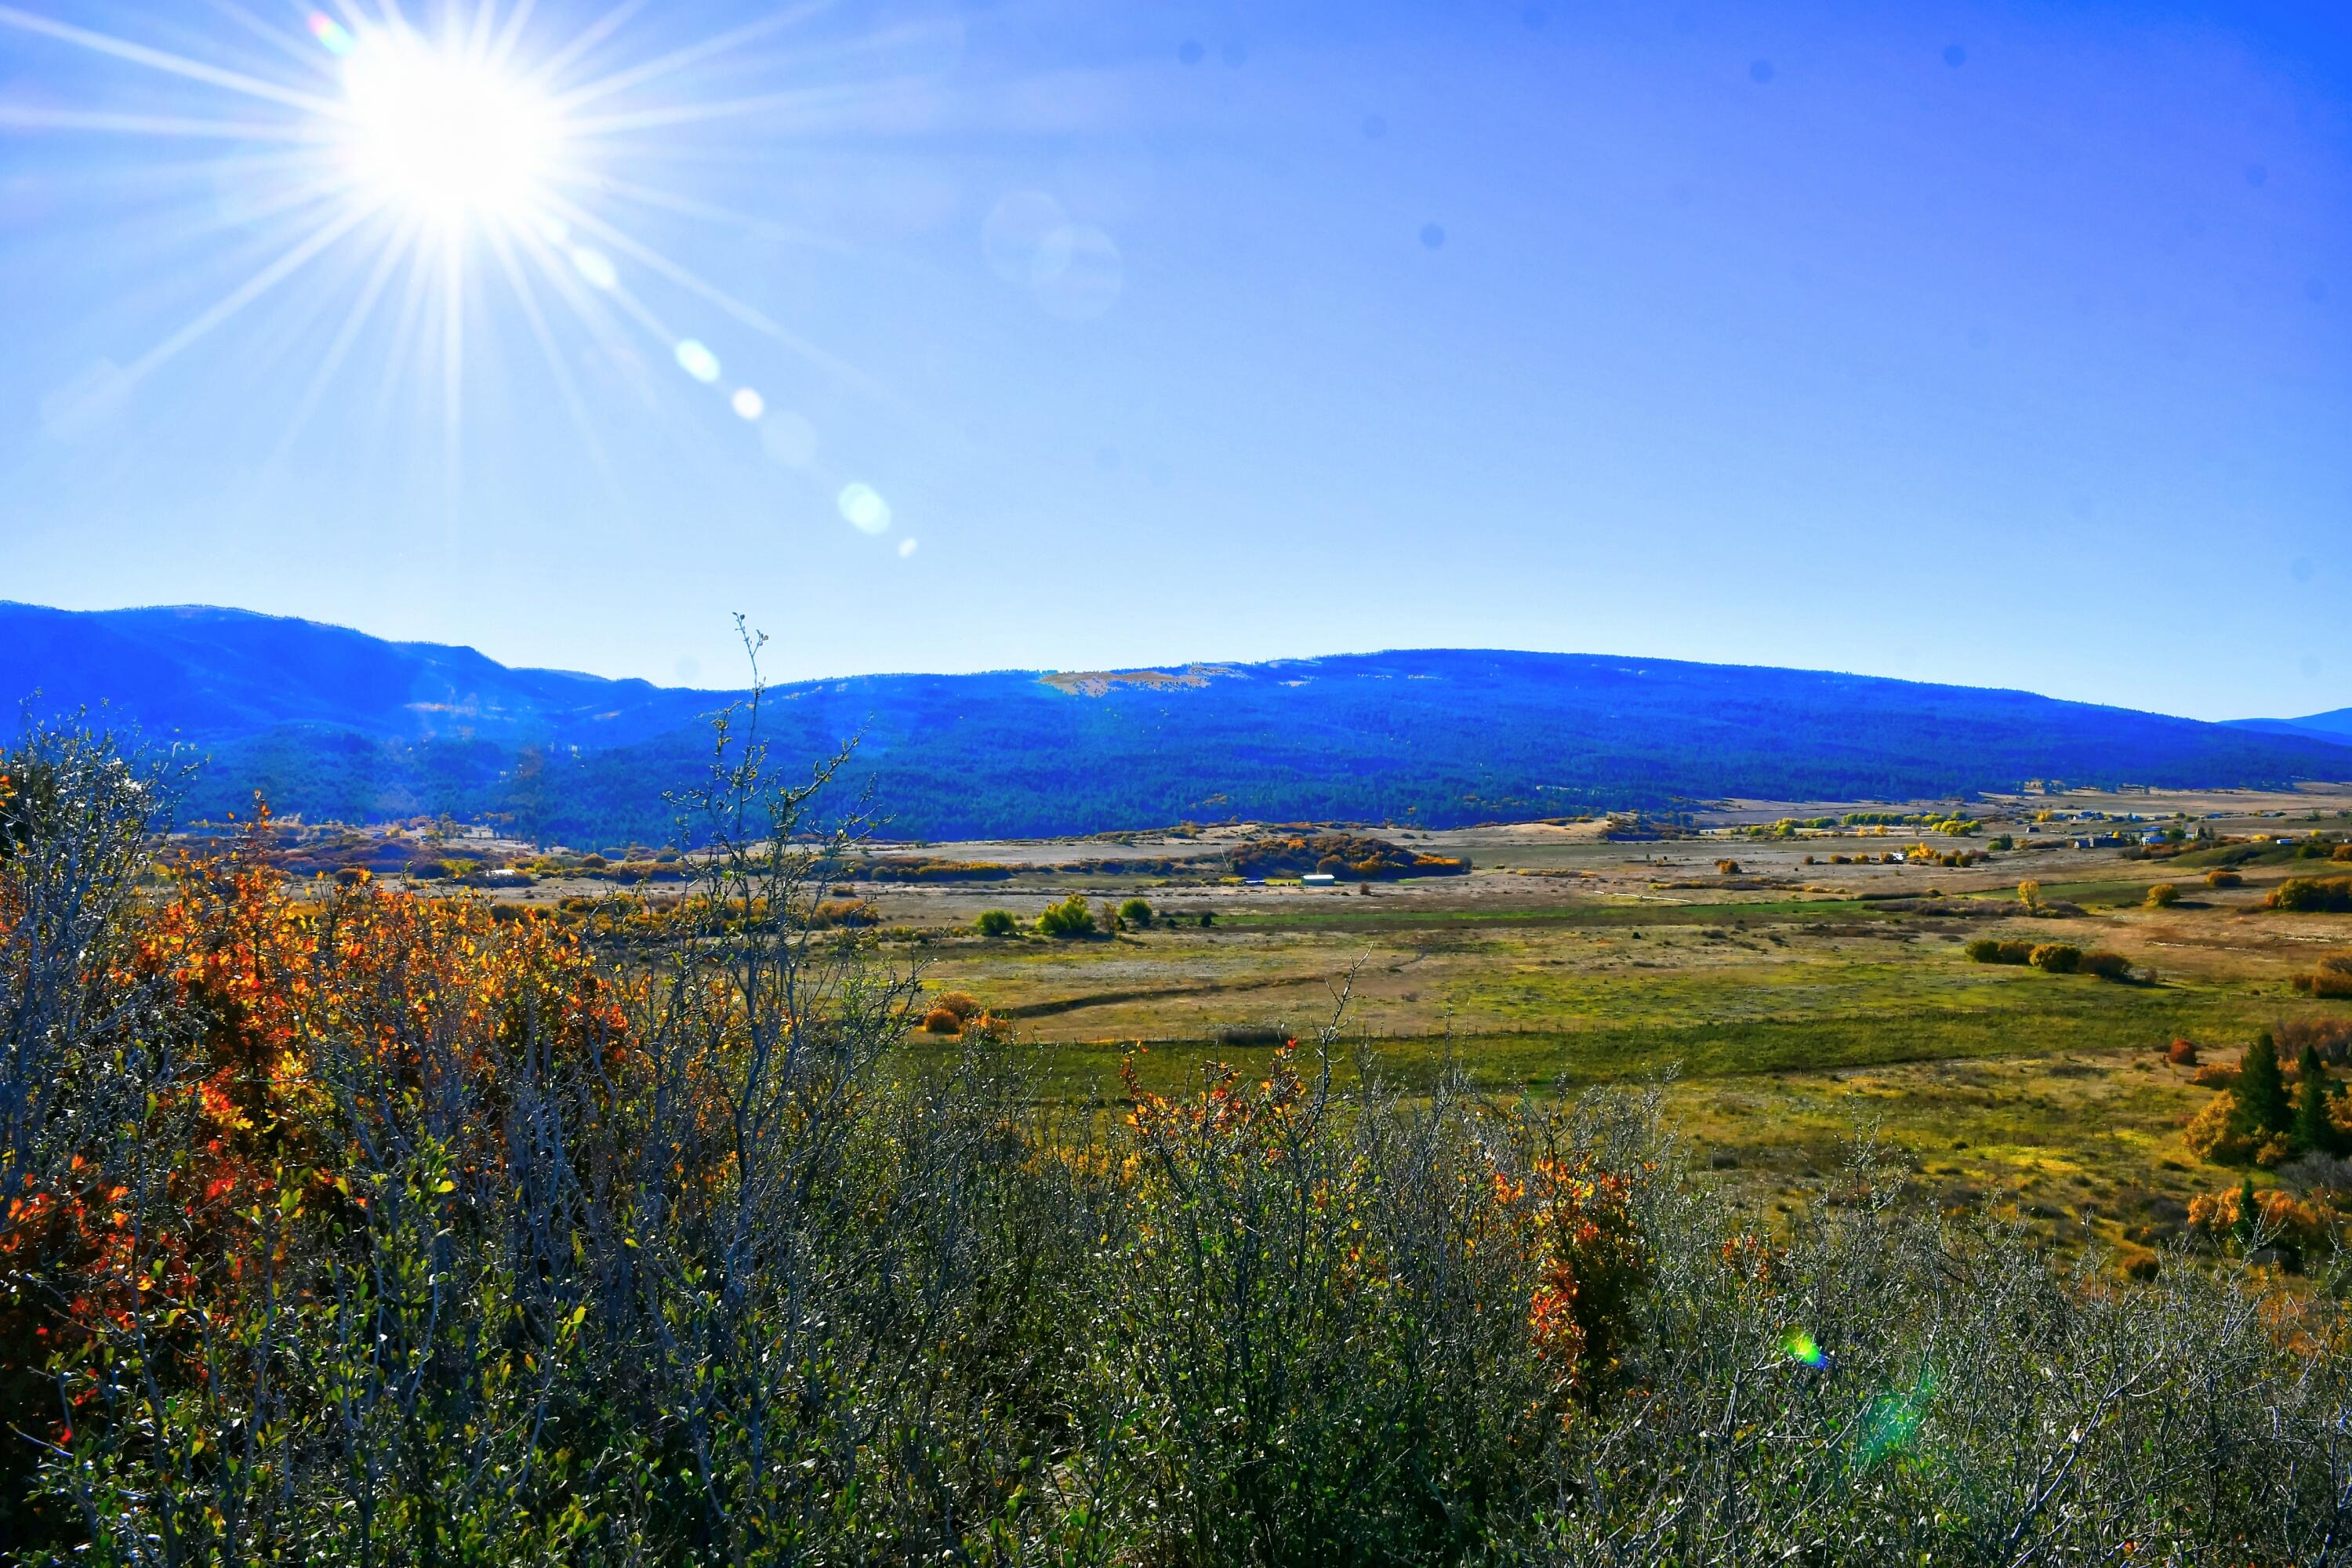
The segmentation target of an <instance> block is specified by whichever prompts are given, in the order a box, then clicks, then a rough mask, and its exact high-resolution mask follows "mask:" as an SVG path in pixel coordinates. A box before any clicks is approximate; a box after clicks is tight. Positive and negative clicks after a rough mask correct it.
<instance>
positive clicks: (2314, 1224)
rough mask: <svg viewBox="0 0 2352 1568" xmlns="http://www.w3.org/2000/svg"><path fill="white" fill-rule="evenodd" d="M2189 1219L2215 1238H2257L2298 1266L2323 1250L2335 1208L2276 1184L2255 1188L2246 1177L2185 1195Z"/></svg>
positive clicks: (2333, 1230) (2331, 1229)
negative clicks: (2218, 1189)
mask: <svg viewBox="0 0 2352 1568" xmlns="http://www.w3.org/2000/svg"><path fill="white" fill-rule="evenodd" d="M2189 1225H2190V1226H2191V1227H2192V1228H2194V1229H2197V1230H2200V1231H2203V1232H2204V1233H2205V1234H2206V1235H2207V1236H2209V1237H2212V1238H2213V1239H2215V1240H2217V1241H2221V1240H2235V1241H2238V1242H2240V1243H2241V1244H2242V1243H2244V1242H2245V1241H2249V1240H2253V1239H2255V1238H2260V1239H2261V1240H2262V1241H2263V1244H2264V1245H2266V1246H2270V1247H2277V1248H2278V1249H2279V1250H2280V1251H2281V1252H2282V1253H2283V1254H2284V1255H2285V1256H2286V1258H2288V1259H2289V1260H2290V1261H2291V1262H2294V1264H2295V1265H2296V1266H2298V1267H2299V1266H2300V1262H2301V1259H2302V1258H2304V1257H2305V1256H2307V1255H2309V1254H2311V1253H2315V1252H2318V1251H2323V1250H2325V1249H2326V1247H2328V1246H2329V1245H2330V1243H2331V1241H2332V1239H2333V1237H2334V1236H2335V1234H2336V1228H2337V1221H2336V1215H2335V1213H2334V1211H2333V1210H2332V1209H2330V1208H2329V1207H2328V1206H2326V1205H2324V1204H2319V1203H2314V1202H2311V1201H2308V1200H2305V1199H2300V1198H2297V1197H2296V1196H2295V1195H2294V1194H2292V1193H2285V1192H2280V1191H2278V1190H2276V1189H2273V1190H2271V1191H2269V1192H2262V1193H2257V1192H2255V1191H2254V1190H2253V1186H2252V1183H2246V1184H2242V1185H2240V1186H2239V1187H2238V1188H2237V1190H2235V1191H2234V1192H2223V1193H2211V1194H2200V1195H2199V1196H2197V1197H2193V1198H2191V1199H2189Z"/></svg>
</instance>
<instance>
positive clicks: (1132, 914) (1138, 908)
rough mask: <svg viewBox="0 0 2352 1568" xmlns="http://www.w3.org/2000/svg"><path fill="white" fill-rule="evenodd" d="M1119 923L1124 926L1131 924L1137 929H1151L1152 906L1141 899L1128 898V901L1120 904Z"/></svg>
mask: <svg viewBox="0 0 2352 1568" xmlns="http://www.w3.org/2000/svg"><path fill="white" fill-rule="evenodd" d="M1118 923H1119V924H1121V925H1123V926H1131V927H1133V928H1134V929H1135V930H1137V931H1148V930H1150V926H1151V906H1150V904H1148V903H1146V902H1145V901H1144V900H1141V899H1129V900H1127V902H1125V903H1123V904H1121V905H1119V906H1118Z"/></svg>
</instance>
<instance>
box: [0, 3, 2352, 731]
mask: <svg viewBox="0 0 2352 1568" xmlns="http://www.w3.org/2000/svg"><path fill="white" fill-rule="evenodd" d="M408 10H409V13H410V14H411V16H412V18H413V19H415V20H416V21H417V22H418V25H419V31H418V35H417V37H416V38H415V40H413V43H414V46H415V48H416V49H419V50H423V51H425V54H422V55H416V56H414V57H412V56H408V55H402V54H399V53H398V52H397V51H396V50H394V49H393V47H392V46H393V43H396V42H398V40H396V39H395V40H392V41H391V42H387V41H386V40H387V39H390V38H391V34H390V31H389V30H387V29H383V28H381V27H378V26H373V25H372V22H371V19H372V18H373V17H374V16H376V15H377V13H376V10H375V8H374V7H373V5H341V4H338V3H334V0H329V3H328V4H326V5H324V6H323V8H322V9H320V10H319V11H317V12H309V11H308V8H307V7H306V6H302V5H278V6H275V7H271V8H268V9H259V10H257V12H256V13H255V14H254V25H252V26H247V25H244V24H242V23H240V22H239V21H238V20H237V18H236V15H234V14H232V13H231V12H230V11H229V10H227V9H226V8H224V9H222V10H219V11H198V10H195V9H194V8H190V7H185V6H183V5H176V4H168V3H166V0H10V3H9V4H6V5H0V290H5V296H6V297H7V298H8V299H10V300H12V301H15V302H16V309H15V310H12V312H11V328H12V333H11V346H10V353H8V354H7V355H6V356H5V357H0V492H5V495H6V497H7V500H6V501H5V507H0V598H13V599H20V600H26V601H35V602H41V603H47V604H53V605H64V606H68V607H73V608H94V607H101V606H113V605H134V604H157V603H213V604H223V605H238V606H242V607H246V608H250V609H256V610H260V611H265V612H269V613H275V614H287V615H298V616H307V617H310V618H313V619H318V620H324V621H331V622H336V623H340V624H343V625H349V626H356V627H359V628H361V629H362V630H365V631H368V632H370V633H373V634H375V635H379V636H386V637H399V638H404V639H418V640H431V641H439V642H449V643H462V644H468V645H471V646H474V647H479V648H481V649H482V650H483V651H484V652H486V653H488V654H489V655H491V656H492V657H494V658H499V659H500V660H502V661H505V662H508V663H509V664H517V665H531V666H541V667H555V668H578V669H583V670H589V671H593V672H595V673H600V674H606V675H637V676H644V677H646V678H648V679H654V680H656V681H660V682H662V683H664V684H688V685H705V686H725V685H731V684H734V683H735V681H736V680H737V679H738V677H739V672H740V661H739V658H738V656H737V655H736V654H735V652H734V650H733V649H732V647H731V646H730V637H731V630H730V624H729V621H728V617H727V612H729V611H730V610H735V609H740V610H742V611H744V612H745V613H746V614H747V615H749V616H751V619H752V621H753V622H754V623H755V624H757V625H760V626H764V627H765V628H766V629H767V630H769V631H770V632H771V633H772V634H774V635H775V637H776V641H775V643H774V644H773V645H772V649H771V655H770V668H771V673H772V674H774V675H776V676H778V677H781V678H786V679H791V678H797V677H806V676H818V675H829V674H841V673H849V672H854V671H866V670H906V669H929V670H971V669H986V668H1029V667H1051V668H1118V667H1133V666H1141V665H1148V664H1155V663H1166V662H1171V661H1178V660H1189V659H1257V658H1274V657H1287V656H1301V655H1313V654H1318V653H1328V652H1338V651H1343V650H1355V649H1370V648H1379V647H1437V646H1454V647H1525V648H1537V649H1558V650H1576V651H1591V652H1603V653H1620V652H1622V653H1628V654H1636V655H1646V656H1652V657H1660V658H1684V659H1699V660H1711V661H1722V662H1732V663H1743V664H1770V665H1786V666H1796V667H1805V668H1841V669H1848V670H1854V671H1860V672H1867V673H1872V674H1879V675H1889V676H1899V677H1905V678H1909V679H1929V680H1939V681H1949V682H1957V683H1963V684H1969V685H1981V686H2000V687H2018V688H2024V689H2032V690H2037V691H2042V692H2046V693H2049V694H2052V695H2056V696H2062V697H2068V698H2076V699H2084V700H2095V701H2105V702H2112V703H2116V704H2121V705H2126V706H2131V707H2136V708H2143V709H2151V710H2159V711H2166V712H2174V713H2180V714H2185V715H2189V716H2195V717H2203V718H2227V717H2239V716H2248V715H2253V714H2280V715H2285V714H2297V713H2307V712H2314V711H2318V710H2327V709H2334V708H2340V707H2343V706H2346V705H2347V703H2352V633H2347V629H2346V626H2347V621H2346V617H2345V616H2344V615H2343V613H2342V606H2343V605H2344V603H2345V595H2346V590H2347V582H2352V564H2347V557H2352V552H2347V551H2346V550H2345V548H2344V541H2345V540H2346V539H2347V537H2352V463H2347V458H2346V452H2347V433H2352V331H2347V310H2352V265H2347V263H2352V94H2347V89H2352V15H2347V13H2346V12H2345V11H2343V10H2342V9H2341V8H2339V7H2328V6H2320V5H2308V6H2254V5H2235V6H2233V5H2210V4H2191V3H2187V0H2154V3H2149V4H2136V5H2126V4H2122V3H2120V0H2093V3H2089V4H2084V5H2076V6H2072V7H2068V8H2066V9H2065V10H2064V11H2063V13H2054V12H2053V10H2052V9H2051V8H2046V7H2030V6H2021V5H1962V4H1944V3H1937V4H1927V5H1918V6H1913V7H1905V8H1903V9H1902V10H1901V11H1900V12H1899V13H1896V12H1894V11H1891V10H1889V11H1881V12H1864V13H1857V12H1854V11H1853V10H1851V9H1849V8H1845V7H1840V6H1836V5H1830V4H1827V3H1825V0H1790V3H1788V4H1780V5H1773V6H1771V7H1769V8H1757V7H1746V6H1738V5H1729V4H1706V3H1698V0H1692V3H1672V0H1670V3H1666V4H1660V5H1637V4H1604V5H1580V4H1566V3H1556V0H1541V3H1538V4H1534V5H1528V4H1524V3H1518V0H1514V3H1512V4H1505V5H1471V6H1462V7H1446V8H1443V9H1442V10H1433V9H1432V8H1428V7H1409V6H1402V5H1360V6H1352V7H1340V6H1336V5H1305V6H1298V7H1290V8H1286V9H1285V10H1283V11H1282V12H1280V13H1276V12H1274V11H1265V12H1263V13H1261V12H1258V11H1255V10H1252V9H1245V8H1243V7H1240V6H1237V5H1213V4H1198V5H1146V6H1138V7H1120V8H1114V9H1113V10H1112V11H1111V12H1110V13H1108V14H1104V13H1102V11H1101V8H1099V7H1086V6H1081V5H1076V4H1075V3H1074V0H1014V3H1009V4H1003V5H950V4H945V3H932V0H906V3H889V4H855V3H851V4H841V5H829V6H817V7H796V8H793V9H790V10H787V9H784V8H782V7H779V6H776V5H765V4H761V5H754V4H748V3H745V0H679V3H677V4H673V5H664V6H660V7H653V8H647V9H646V10H644V11H642V12H639V13H636V14H634V15H630V16H625V17H624V19H623V20H622V21H621V22H620V23H618V24H617V25H615V26H612V27H611V29H610V30H609V31H607V32H604V33H601V34H599V33H597V32H595V31H594V29H595V28H596V27H597V26H600V21H599V19H600V18H604V17H609V16H612V15H614V13H613V12H612V11H611V8H610V7H609V5H607V4H606V3H605V0H540V4H539V5H536V6H535V7H533V8H530V10H529V11H528V12H527V13H522V12H519V11H518V10H517V9H516V8H514V7H511V6H507V5H498V6H495V7H493V8H491V9H490V10H488V11H487V12H478V11H477V10H476V8H475V6H474V5H473V4H472V0H467V3H466V4H465V5H462V6H456V5H454V4H453V5H452V6H451V7H449V8H446V9H445V8H444V7H442V6H441V5H439V4H438V3H437V0H433V3H428V4H427V5H423V6H419V5H414V4H412V5H410V6H409V7H408ZM518 16H520V21H518V20H517V18H518ZM583 36H584V37H586V39H587V42H586V43H585V44H584V45H583V46H579V47H574V41H576V40H579V39H581V38H582V37H583ZM706 45H707V46H708V47H706ZM402 47H408V46H407V45H402ZM445 50H446V51H447V52H448V58H462V59H463V60H465V61H468V62H481V64H480V68H479V69H478V70H477V69H476V68H475V66H474V65H473V64H467V66H466V68H464V69H463V70H461V71H457V72H455V73H450V72H442V71H440V69H439V68H438V67H437V66H436V65H435V64H434V63H433V62H434V61H435V60H436V59H437V58H439V56H438V55H437V54H435V53H433V52H434V51H445ZM418 59H424V60H425V66H422V67H420V66H418V65H417V63H416V62H417V60H418ZM363 67H366V68H371V69H372V70H373V74H367V72H365V71H362V68H363ZM420 82H421V83H422V84H423V85H422V86H421V87H420V85H419V83H420ZM453 84H454V85H453ZM453 94H454V97H453ZM453 104H454V105H455V107H456V108H457V110H461V111H462V112H460V113H458V114H457V115H456V116H454V118H453V116H452V115H451V114H449V113H448V112H446V110H449V109H450V108H451V106H452V105H453ZM452 124H461V125H464V126H466V127H467V128H468V129H469V130H472V131H475V132H480V131H481V130H482V129H483V128H485V127H487V128H488V130H489V131H491V132H497V133H498V135H496V136H491V137H488V138H487V139H485V137H484V136H482V135H479V134H477V135H474V136H472V137H471V138H470V139H469V138H467V137H463V136H458V135H456V134H453V133H452V132H451V131H450V130H449V127H450V126H451V125H452ZM509 132H511V138H510V140H511V142H512V148H511V149H509V150H507V151H503V152H499V153H491V154H485V153H483V152H482V149H483V148H484V147H485V146H486V145H492V144H495V145H497V146H499V147H500V148H507V147H508V142H507V141H506V140H501V138H506V137H507V136H508V133H509ZM514 149H520V150H514ZM419 236H424V238H420V237H419ZM452 300H456V301H457V302H458V303H457V305H456V306H455V307H454V308H452V307H451V304H450V301H452Z"/></svg>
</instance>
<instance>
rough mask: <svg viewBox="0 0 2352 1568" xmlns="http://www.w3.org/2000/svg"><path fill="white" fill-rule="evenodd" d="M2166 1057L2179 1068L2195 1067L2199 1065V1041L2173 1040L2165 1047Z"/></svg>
mask: <svg viewBox="0 0 2352 1568" xmlns="http://www.w3.org/2000/svg"><path fill="white" fill-rule="evenodd" d="M2164 1059H2165V1060H2166V1061H2168V1062H2170V1063H2171V1064H2172V1065H2173V1066H2174V1067H2177V1068H2193V1067H2195V1066H2196V1065H2197V1042H2196V1041H2194V1040H2175V1041H2173V1042H2172V1044H2171V1045H2169V1046H2168V1047H2165V1051H2164Z"/></svg>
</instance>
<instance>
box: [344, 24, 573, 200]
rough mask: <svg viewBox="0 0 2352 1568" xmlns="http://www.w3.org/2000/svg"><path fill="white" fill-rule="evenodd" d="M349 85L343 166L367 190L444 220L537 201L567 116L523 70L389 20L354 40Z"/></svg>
mask: <svg viewBox="0 0 2352 1568" xmlns="http://www.w3.org/2000/svg"><path fill="white" fill-rule="evenodd" d="M343 91H344V95H345V99H346V100H347V118H346V119H345V120H344V121H343V129H344V156H345V162H346V165H347V169H348V172H349V174H351V176H352V180H353V181H354V183H355V184H357V185H358V186H359V187H360V188H361V189H362V190H364V191H366V192H368V193H369V194H370V195H373V196H376V197H380V198H382V199H383V200H386V201H388V202H390V203H393V204H394V205H398V206H401V207H404V208H405V209H407V210H409V211H410V212H412V213H414V214H415V215H416V216H419V217H421V218H424V219H425V220H427V221H428V222H432V223H436V224H442V225H450V224H459V223H465V222H469V221H470V222H476V223H479V222H486V221H487V222H506V223H511V222H515V221H519V220H521V219H523V218H526V217H529V216H533V214H534V213H535V211H536V210H537V207H538V205H539V197H540V195H541V191H542V189H543V187H544V182H545V181H546V179H547V177H548V175H549V174H550V172H551V169H552V168H553V166H554V162H555V158H556V154H557V152H558V149H559V147H560V145H561V143H562V121H561V118H560V116H559V115H558V113H557V111H556V110H555V108H554V106H553V105H552V104H551V103H550V102H549V101H548V100H546V99H544V98H542V97H541V96H540V95H539V94H538V93H537V92H535V91H533V90H532V89H531V88H530V86H529V85H528V84H527V83H526V82H525V81H524V80H523V79H520V78H517V77H512V76H509V75H506V74H503V73H501V72H500V71H499V69H498V68H496V67H494V66H492V65H490V64H489V63H488V62H485V61H483V60H480V59H478V58H472V57H470V56H469V55H467V54H466V53H463V52H454V51H451V50H449V49H446V48H444V47H436V46H435V45H434V44H432V43H430V42H427V41H426V40H425V39H423V38H420V37H417V36H416V35H415V34H413V33H409V32H406V31H405V30H401V31H394V30H391V29H386V30H383V31H378V32H370V33H367V34H364V35H362V36H361V37H358V38H357V39H355V40H353V41H352V44H351V46H350V47H349V50H348V52H346V53H345V54H344V56H343Z"/></svg>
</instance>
